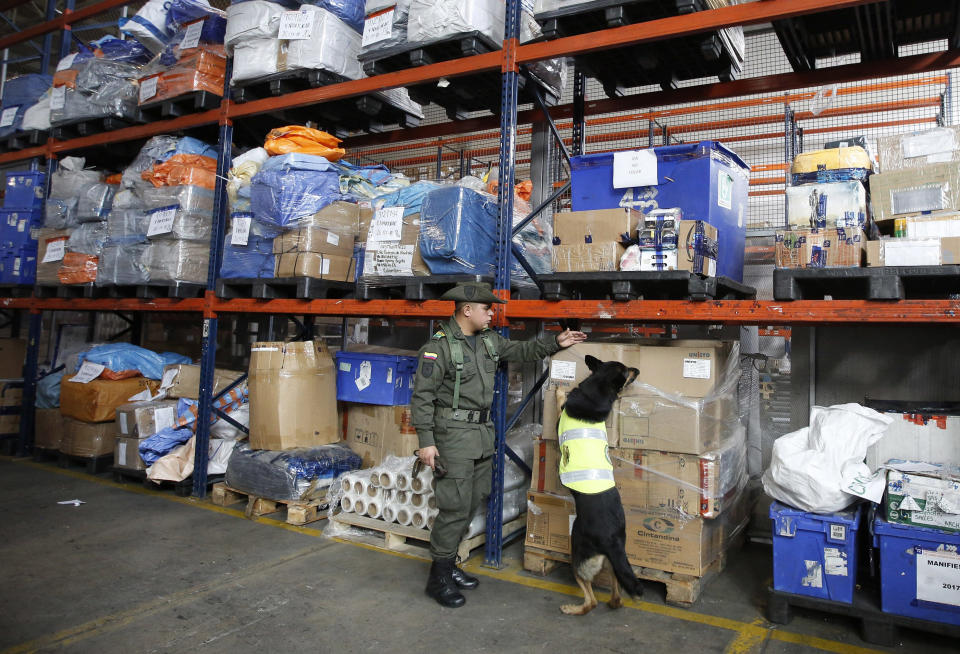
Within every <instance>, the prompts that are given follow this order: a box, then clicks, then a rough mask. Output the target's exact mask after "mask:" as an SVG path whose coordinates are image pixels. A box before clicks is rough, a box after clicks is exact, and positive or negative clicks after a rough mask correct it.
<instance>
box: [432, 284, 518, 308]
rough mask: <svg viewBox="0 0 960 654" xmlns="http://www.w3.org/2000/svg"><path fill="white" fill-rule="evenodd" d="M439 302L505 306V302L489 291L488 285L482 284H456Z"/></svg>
mask: <svg viewBox="0 0 960 654" xmlns="http://www.w3.org/2000/svg"><path fill="white" fill-rule="evenodd" d="M440 299H441V300H451V301H453V302H478V303H480V304H506V303H507V301H506V300H501V299H500V298H498V297H497V296H496V295H494V294H493V291H492V290H490V284H485V283H483V282H463V283H462V284H457V285H456V286H454V287H453V288H451V289H450V290H449V291H447V292H446V293H444V294H443V295H441V296H440Z"/></svg>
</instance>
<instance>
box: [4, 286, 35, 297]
mask: <svg viewBox="0 0 960 654" xmlns="http://www.w3.org/2000/svg"><path fill="white" fill-rule="evenodd" d="M0 295H2V296H3V297H30V296H31V295H33V284H0Z"/></svg>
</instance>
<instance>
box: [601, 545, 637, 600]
mask: <svg viewBox="0 0 960 654" xmlns="http://www.w3.org/2000/svg"><path fill="white" fill-rule="evenodd" d="M607 558H608V559H609V560H610V565H611V566H613V574H615V575H616V576H617V581H619V582H620V587H621V588H622V589H623V592H625V593H626V594H627V595H630V596H631V597H642V596H643V584H642V583H641V581H640V580H639V579H637V576H636V575H635V574H633V568H631V567H630V562H629V561H627V553H626V552H624V551H623V548H622V547H618V548H616V551H615V552H608V553H607Z"/></svg>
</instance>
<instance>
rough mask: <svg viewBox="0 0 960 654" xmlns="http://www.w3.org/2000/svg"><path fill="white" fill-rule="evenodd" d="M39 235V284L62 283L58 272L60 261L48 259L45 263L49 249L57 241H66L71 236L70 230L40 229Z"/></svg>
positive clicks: (37, 234) (37, 233)
mask: <svg viewBox="0 0 960 654" xmlns="http://www.w3.org/2000/svg"><path fill="white" fill-rule="evenodd" d="M36 237H37V284H40V285H53V286H55V285H57V284H59V283H60V280H59V278H58V277H57V272H58V271H59V270H60V262H59V261H48V262H47V263H43V260H44V258H45V257H46V255H47V249H48V248H49V247H50V245H51V244H53V243H54V242H56V241H66V240H67V239H69V238H70V232H69V231H67V230H63V229H39V230H37V232H36Z"/></svg>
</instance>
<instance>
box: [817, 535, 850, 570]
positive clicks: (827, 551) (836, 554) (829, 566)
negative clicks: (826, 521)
mask: <svg viewBox="0 0 960 654" xmlns="http://www.w3.org/2000/svg"><path fill="white" fill-rule="evenodd" d="M832 528H833V527H832V526H831V529H832ZM823 571H824V573H826V574H828V575H833V576H835V577H846V576H847V553H846V552H841V551H840V550H839V549H837V548H836V547H825V548H823Z"/></svg>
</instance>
